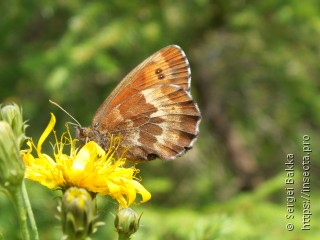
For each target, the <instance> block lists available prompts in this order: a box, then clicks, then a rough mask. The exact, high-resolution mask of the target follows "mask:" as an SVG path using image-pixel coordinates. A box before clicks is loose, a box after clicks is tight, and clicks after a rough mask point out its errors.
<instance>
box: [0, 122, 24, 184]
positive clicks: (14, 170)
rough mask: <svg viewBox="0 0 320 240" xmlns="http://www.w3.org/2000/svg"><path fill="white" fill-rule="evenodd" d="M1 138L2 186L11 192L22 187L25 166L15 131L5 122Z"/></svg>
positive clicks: (0, 166)
mask: <svg viewBox="0 0 320 240" xmlns="http://www.w3.org/2000/svg"><path fill="white" fill-rule="evenodd" d="M0 136H1V137H0V186H1V187H3V188H5V189H8V190H10V188H15V187H17V186H18V185H19V186H20V185H21V182H22V181H23V177H24V165H23V163H22V160H21V159H20V153H19V150H18V148H19V146H17V142H16V137H15V135H14V133H13V130H12V129H11V127H10V125H9V124H8V123H7V122H5V121H0Z"/></svg>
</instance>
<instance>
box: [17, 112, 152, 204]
mask: <svg viewBox="0 0 320 240" xmlns="http://www.w3.org/2000/svg"><path fill="white" fill-rule="evenodd" d="M55 122H56V119H55V116H54V115H53V114H51V120H50V122H49V124H48V126H47V128H46V129H45V131H44V132H43V133H42V135H41V137H40V139H39V142H38V144H37V145H35V144H34V143H33V141H32V140H29V141H28V143H27V144H28V146H29V150H24V151H22V155H23V161H24V163H25V166H26V173H25V177H26V178H28V179H31V180H33V181H37V182H39V183H41V184H42V185H44V186H46V187H48V188H50V189H52V188H57V187H60V188H62V189H67V188H69V187H78V188H84V189H86V190H87V191H89V192H92V193H97V194H101V195H109V196H111V197H112V198H114V199H116V200H117V201H118V202H119V203H120V205H121V206H122V207H123V208H125V207H128V206H129V205H130V204H132V203H133V202H134V201H135V199H136V195H137V193H138V194H140V195H141V197H142V200H141V202H146V201H148V200H149V199H150V197H151V195H150V193H149V192H148V191H147V190H146V189H145V188H144V187H143V186H142V185H141V184H140V182H139V181H138V179H137V177H136V174H137V173H138V169H136V168H135V167H134V166H132V167H129V168H126V167H124V164H125V158H121V157H120V158H116V157H115V152H116V150H117V148H118V147H119V145H120V137H119V136H116V137H115V136H111V139H110V141H111V142H112V144H110V146H112V147H110V149H109V150H108V151H107V152H106V151H104V150H103V149H102V148H101V147H100V146H99V145H98V144H96V143H95V142H93V141H90V142H88V143H86V144H85V145H84V146H83V147H81V148H80V149H77V148H76V142H77V139H72V137H71V136H70V132H69V130H68V128H67V132H65V133H64V134H62V136H61V139H60V141H59V140H58V138H57V136H56V134H55V132H54V136H55V144H54V145H53V152H54V154H53V155H54V157H50V156H49V155H48V154H45V153H43V152H42V145H43V143H44V141H45V140H46V139H47V137H48V135H49V134H50V133H51V132H52V131H53V127H54V125H55ZM33 149H34V150H35V151H36V156H34V155H33V154H32V150H33ZM66 149H67V150H68V151H69V153H68V154H66V153H65V152H66Z"/></svg>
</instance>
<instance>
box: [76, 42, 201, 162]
mask: <svg viewBox="0 0 320 240" xmlns="http://www.w3.org/2000/svg"><path fill="white" fill-rule="evenodd" d="M190 82H191V72H190V67H189V63H188V60H187V58H186V56H185V54H184V52H183V51H182V49H181V48H180V47H178V46H175V45H171V46H168V47H165V48H163V49H161V50H159V51H158V52H156V53H155V54H153V55H152V56H150V57H149V58H147V59H146V60H145V61H143V62H142V63H141V64H140V65H138V66H137V67H136V68H135V69H133V70H132V71H131V72H130V73H129V74H128V75H127V76H126V77H125V78H124V79H123V80H122V81H121V82H120V83H119V85H118V86H117V87H116V88H115V89H114V90H113V92H112V93H111V94H110V95H109V97H108V98H107V99H106V100H105V101H104V102H103V103H102V105H101V106H100V107H99V108H98V110H97V112H96V114H95V116H94V118H93V121H92V124H91V126H90V127H88V128H81V129H79V131H78V132H79V133H78V135H79V138H80V139H82V140H85V141H87V140H93V141H95V142H97V143H98V144H99V145H100V146H101V147H102V148H104V149H108V148H109V147H110V146H109V144H110V136H111V135H120V136H121V147H120V148H119V149H118V154H119V155H121V153H123V152H124V151H125V150H126V151H125V153H124V157H126V158H127V160H129V161H133V162H143V161H148V160H152V159H154V158H157V157H159V158H161V159H165V160H169V159H174V158H176V157H177V156H180V155H182V154H183V153H184V152H186V151H187V150H188V149H190V148H191V147H192V145H193V143H194V141H195V139H196V137H197V135H198V133H199V123H200V119H201V114H200V111H199V108H198V106H197V104H196V103H195V102H194V101H193V100H192V97H191V94H190Z"/></svg>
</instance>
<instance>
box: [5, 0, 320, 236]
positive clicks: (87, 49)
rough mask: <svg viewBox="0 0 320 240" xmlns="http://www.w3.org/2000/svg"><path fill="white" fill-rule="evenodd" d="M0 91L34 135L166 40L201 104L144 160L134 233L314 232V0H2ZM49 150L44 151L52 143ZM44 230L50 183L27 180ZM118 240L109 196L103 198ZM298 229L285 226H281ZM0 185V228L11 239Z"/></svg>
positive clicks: (317, 165) (95, 101)
mask: <svg viewBox="0 0 320 240" xmlns="http://www.w3.org/2000/svg"><path fill="white" fill-rule="evenodd" d="M0 9H1V10H0V11H1V15H0V87H1V88H0V101H1V102H2V103H10V102H16V103H17V104H19V105H21V106H22V108H23V111H24V116H25V119H28V124H29V128H28V129H27V135H28V136H31V137H33V138H34V140H37V139H38V138H39V136H40V134H41V132H42V131H43V130H44V128H45V127H46V125H47V123H48V121H49V118H50V115H49V113H50V112H53V113H54V114H55V115H56V116H57V119H58V122H57V125H56V129H57V131H58V133H61V132H62V131H63V129H64V124H65V122H67V121H70V119H69V118H68V117H67V116H66V115H65V114H64V113H63V112H62V111H60V110H59V109H58V108H56V107H55V106H53V105H51V104H49V102H48V99H52V100H54V101H56V102H58V103H59V104H60V105H62V106H63V107H64V108H66V109H67V111H69V112H70V113H71V114H72V115H73V116H74V117H75V118H77V120H78V121H79V122H80V123H81V124H82V125H83V126H87V125H89V124H90V122H91V119H92V116H93V114H94V113H95V111H96V109H97V108H98V106H99V105H100V104H101V103H102V101H103V100H104V99H105V98H106V96H108V94H109V93H110V92H111V91H112V89H113V88H114V87H115V86H116V85H117V84H118V83H119V81H120V80H121V79H122V78H123V77H124V76H125V75H126V73H128V72H129V71H130V70H131V69H132V68H133V67H135V66H136V65H138V64H139V63H140V62H141V61H142V60H144V59H145V58H146V57H148V56H149V55H151V54H152V53H154V52H156V51H157V50H159V49H161V48H162V47H164V46H166V45H170V44H178V45H179V46H181V47H182V48H183V49H184V51H185V53H186V55H187V56H188V59H189V61H190V65H191V71H192V91H193V96H194V99H196V101H197V102H198V103H199V106H200V109H201V111H202V114H203V120H202V122H201V126H200V127H201V132H200V136H199V139H198V141H197V142H196V144H195V146H194V148H193V149H192V150H191V151H189V152H188V154H186V155H184V156H183V157H181V158H179V159H177V160H175V161H171V162H163V161H160V160H157V161H153V162H150V163H148V164H143V165H140V166H139V167H140V168H141V175H142V178H143V184H144V185H145V187H146V188H147V189H148V190H149V191H150V192H151V193H152V199H151V201H150V202H148V203H146V204H143V205H140V206H133V208H134V209H135V210H136V211H137V212H138V213H142V212H143V216H142V220H141V224H142V226H141V228H140V229H139V231H138V233H137V234H135V236H134V237H133V239H149V240H150V239H151V240H153V239H169V240H180V239H190V240H200V239H296V240H298V239H318V237H319V235H320V226H319V223H318V221H319V215H320V206H319V204H318V202H319V200H320V190H319V186H320V181H319V180H320V179H319V177H318V174H319V171H320V161H319V156H320V148H319V147H318V144H317V143H318V142H319V140H320V139H319V137H320V135H319V123H320V111H319V110H320V94H319V92H320V91H319V89H320V81H319V76H320V61H319V59H320V45H319V39H320V6H319V1H317V0H305V1H300V0H288V1H275V0H270V1H250V0H241V1H225V0H218V1H209V0H187V1H182V0H177V1H168V0H162V1H155V0H153V1H124V0H118V1H80V0H71V1H47V0H45V1H35V0H30V1H19V0H16V1H1V2H0ZM304 135H308V136H309V137H310V141H309V143H310V147H311V149H312V153H311V164H310V171H309V173H310V175H311V185H310V190H311V193H310V195H311V202H310V205H311V211H312V216H311V221H310V228H311V230H309V231H308V230H305V231H303V230H301V227H302V217H303V216H302V212H303V209H302V204H303V202H302V201H303V199H302V198H301V197H300V195H301V194H300V190H301V187H302V179H303V178H302V176H303V175H302V174H303V172H302V156H303V155H305V153H304V152H303V151H302V149H303V136H304ZM48 149H50V148H48ZM288 153H293V154H295V164H294V174H295V176H294V180H295V184H294V189H295V197H296V202H295V203H294V213H293V215H294V219H293V220H291V219H289V220H288V219H286V214H287V198H286V197H287V192H286V190H285V187H292V186H286V185H285V178H286V173H287V172H286V171H285V168H286V165H285V162H286V155H287V154H288ZM27 187H28V192H29V195H30V198H31V201H32V206H33V209H34V213H35V217H36V220H37V223H38V227H39V231H40V239H49V240H50V239H60V237H61V228H60V225H59V221H58V220H56V219H55V217H54V214H56V206H57V201H58V200H57V197H58V196H60V195H59V193H58V192H54V191H50V190H48V189H45V188H43V187H41V186H39V185H38V184H37V183H33V182H30V181H27ZM98 200H99V202H98V207H99V211H100V220H103V221H106V225H105V226H104V227H101V229H100V230H99V231H98V232H97V233H96V234H95V235H94V239H116V234H115V232H114V230H113V216H112V214H110V213H112V212H114V208H115V204H114V203H113V201H111V199H108V198H99V199H98ZM289 222H291V223H293V224H294V226H295V229H294V230H293V231H291V232H290V231H288V230H287V229H286V224H287V223H289ZM17 224H18V223H17V221H16V218H15V212H14V209H13V205H12V204H11V203H10V201H9V200H8V199H7V198H6V197H5V195H4V194H0V239H2V238H3V239H19V233H18V231H17Z"/></svg>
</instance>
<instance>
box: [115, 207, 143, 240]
mask: <svg viewBox="0 0 320 240" xmlns="http://www.w3.org/2000/svg"><path fill="white" fill-rule="evenodd" d="M140 218H141V215H140V216H138V214H137V213H136V212H135V211H134V210H133V209H131V208H120V209H119V210H118V212H117V214H116V218H115V220H114V225H115V227H116V229H117V232H118V234H119V236H122V237H124V238H129V237H130V236H131V235H132V234H133V233H135V232H136V231H137V230H138V229H139V226H140V225H139V222H140ZM119 239H120V238H119Z"/></svg>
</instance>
